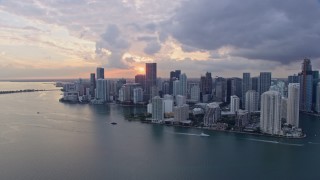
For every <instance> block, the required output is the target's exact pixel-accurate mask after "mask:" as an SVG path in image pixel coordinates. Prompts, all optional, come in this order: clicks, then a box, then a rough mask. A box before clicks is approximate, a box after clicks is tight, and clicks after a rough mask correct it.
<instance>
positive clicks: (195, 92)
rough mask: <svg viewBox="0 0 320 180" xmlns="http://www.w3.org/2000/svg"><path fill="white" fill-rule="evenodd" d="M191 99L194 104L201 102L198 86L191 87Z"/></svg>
mask: <svg viewBox="0 0 320 180" xmlns="http://www.w3.org/2000/svg"><path fill="white" fill-rule="evenodd" d="M190 99H191V100H192V101H194V102H199V101H200V87H199V85H198V84H196V85H194V86H192V87H191V90H190Z"/></svg>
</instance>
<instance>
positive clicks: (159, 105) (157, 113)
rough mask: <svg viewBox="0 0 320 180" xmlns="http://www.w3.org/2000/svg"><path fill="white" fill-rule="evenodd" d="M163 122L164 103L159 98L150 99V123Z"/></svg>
mask: <svg viewBox="0 0 320 180" xmlns="http://www.w3.org/2000/svg"><path fill="white" fill-rule="evenodd" d="M162 120H164V102H163V99H162V98H160V97H159V96H155V97H153V98H152V121H154V122H158V121H162Z"/></svg>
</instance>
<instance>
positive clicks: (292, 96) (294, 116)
mask: <svg viewBox="0 0 320 180" xmlns="http://www.w3.org/2000/svg"><path fill="white" fill-rule="evenodd" d="M299 100H300V84H299V83H290V84H289V86H288V104H287V123H288V124H291V125H293V126H295V127H297V128H298V127H299Z"/></svg>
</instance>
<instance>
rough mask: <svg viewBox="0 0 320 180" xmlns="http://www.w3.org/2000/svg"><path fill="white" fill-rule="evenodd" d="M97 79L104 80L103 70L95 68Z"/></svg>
mask: <svg viewBox="0 0 320 180" xmlns="http://www.w3.org/2000/svg"><path fill="white" fill-rule="evenodd" d="M97 79H104V68H102V67H97Z"/></svg>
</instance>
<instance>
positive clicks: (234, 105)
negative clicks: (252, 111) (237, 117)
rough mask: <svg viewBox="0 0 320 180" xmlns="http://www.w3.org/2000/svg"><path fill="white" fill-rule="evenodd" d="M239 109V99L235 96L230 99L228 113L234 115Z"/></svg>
mask: <svg viewBox="0 0 320 180" xmlns="http://www.w3.org/2000/svg"><path fill="white" fill-rule="evenodd" d="M239 107H240V98H239V97H238V96H236V95H232V96H231V97H230V112H232V113H236V112H237V111H238V110H239Z"/></svg>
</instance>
